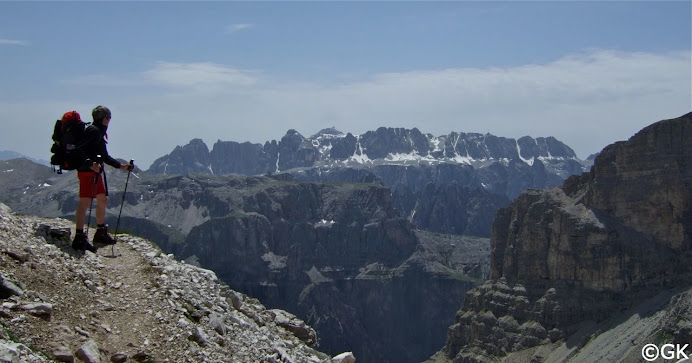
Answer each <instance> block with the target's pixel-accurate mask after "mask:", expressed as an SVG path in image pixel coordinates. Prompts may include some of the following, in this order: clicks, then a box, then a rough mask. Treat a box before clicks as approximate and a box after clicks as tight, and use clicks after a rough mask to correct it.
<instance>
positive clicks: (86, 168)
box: [72, 106, 134, 253]
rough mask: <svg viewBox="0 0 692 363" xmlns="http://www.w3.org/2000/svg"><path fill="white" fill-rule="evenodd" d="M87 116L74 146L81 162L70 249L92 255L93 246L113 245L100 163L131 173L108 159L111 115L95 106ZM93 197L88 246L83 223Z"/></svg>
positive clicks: (112, 159) (104, 108)
mask: <svg viewBox="0 0 692 363" xmlns="http://www.w3.org/2000/svg"><path fill="white" fill-rule="evenodd" d="M91 116H92V118H93V119H94V121H93V122H92V123H91V124H90V125H88V126H87V127H86V129H84V136H83V137H82V139H81V140H80V143H79V146H78V148H79V150H80V151H81V154H82V159H83V160H84V161H83V162H82V163H81V166H80V167H78V168H77V177H78V179H79V204H78V205H77V212H76V214H75V229H76V233H75V237H74V240H73V241H72V248H74V249H76V250H82V251H86V250H88V251H91V252H94V253H96V250H97V246H101V247H102V246H105V245H113V244H115V239H113V237H111V236H110V235H109V234H108V225H106V204H107V203H108V189H107V185H106V183H105V182H104V174H103V172H104V170H103V163H106V164H108V165H110V166H112V167H114V168H118V169H120V170H124V171H129V170H132V169H133V168H134V165H132V164H130V163H128V164H121V163H120V162H119V161H118V160H116V159H114V158H113V157H111V156H110V155H108V150H107V149H106V144H107V140H108V134H107V133H106V130H107V129H108V124H109V123H110V121H111V111H110V110H109V109H108V108H107V107H105V106H96V107H95V108H94V109H93V110H92V112H91ZM94 188H95V189H94ZM94 197H96V223H97V228H96V233H95V234H94V239H93V243H94V244H93V245H92V244H90V243H89V237H88V236H87V235H86V234H85V233H84V220H85V218H86V212H87V209H88V208H89V206H90V205H91V203H92V199H93V198H94Z"/></svg>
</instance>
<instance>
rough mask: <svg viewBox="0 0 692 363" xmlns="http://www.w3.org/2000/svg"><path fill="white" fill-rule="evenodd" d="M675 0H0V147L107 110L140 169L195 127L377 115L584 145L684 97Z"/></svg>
mask: <svg viewBox="0 0 692 363" xmlns="http://www.w3.org/2000/svg"><path fill="white" fill-rule="evenodd" d="M691 17H692V9H691V2H690V1H676V2H663V1H648V2H645V1H622V2H617V1H608V2H600V1H579V2H569V1H540V2H524V1H511V2H494V1H486V2H466V1H449V2H429V1H426V2H394V1H382V2H322V1H320V2H292V1H281V2H197V1H194V2H192V1H190V2H6V1H2V2H0V64H1V66H0V122H1V123H2V132H1V133H0V150H13V151H17V152H20V153H22V154H25V155H28V156H32V157H37V158H42V159H48V158H49V157H50V152H49V149H50V143H51V140H50V136H51V132H52V126H53V123H54V121H55V120H56V119H57V118H59V117H60V116H61V115H62V114H63V113H64V112H66V111H69V110H73V109H75V110H77V111H79V112H80V113H81V114H82V116H83V119H86V120H88V121H90V119H91V116H90V114H91V109H92V108H93V107H94V106H96V105H98V104H104V105H106V106H108V107H110V108H111V110H112V111H113V120H112V123H111V126H110V130H109V136H110V142H111V143H110V145H109V151H110V153H111V154H112V155H113V156H115V157H120V158H123V159H130V158H133V159H135V161H136V162H137V164H139V165H140V166H141V167H143V168H145V169H146V168H148V167H149V165H150V164H151V163H152V162H153V161H154V159H156V158H158V157H160V156H163V155H164V154H167V153H169V152H170V151H171V150H172V149H173V148H174V147H175V146H176V145H184V144H187V143H188V142H189V141H190V140H191V139H192V138H201V139H203V140H204V141H205V142H206V143H207V145H208V146H209V148H210V149H211V148H212V146H213V143H214V142H216V141H217V140H219V139H220V140H223V141H240V142H242V141H251V142H258V143H263V142H264V141H267V140H273V139H277V140H278V139H280V138H281V137H282V136H283V135H284V134H285V133H286V131H287V130H288V129H296V130H298V131H299V132H300V133H301V134H303V135H304V136H306V137H308V136H310V135H312V134H314V133H316V132H317V131H319V130H320V129H322V128H325V127H330V126H335V127H336V128H338V129H340V130H341V131H343V132H351V133H354V134H361V133H364V132H366V131H368V130H374V129H376V128H377V127H380V126H387V127H406V128H413V127H417V128H418V129H419V130H421V131H422V132H424V133H431V134H434V135H436V136H439V135H443V134H448V133H449V132H451V131H462V132H479V133H492V134H495V135H497V136H505V137H514V138H518V137H521V136H524V135H530V136H533V137H539V136H555V137H557V138H558V139H560V140H562V141H563V142H565V143H566V144H568V145H569V146H571V147H572V148H573V149H574V150H575V151H576V152H577V155H578V156H579V157H581V158H586V157H587V156H588V155H589V154H591V153H594V152H597V151H600V150H601V149H602V148H603V147H604V146H606V145H607V144H610V143H612V142H615V141H618V140H624V139H627V138H628V137H630V136H631V135H633V134H634V133H636V132H637V131H639V130H640V129H641V128H642V127H644V126H646V125H649V124H651V123H653V122H655V121H658V120H661V119H666V118H673V117H677V116H680V115H683V114H685V113H687V112H690V111H692V70H691V69H692V60H691V48H692V44H691V43H692V36H691V33H692V25H691V21H690V19H691Z"/></svg>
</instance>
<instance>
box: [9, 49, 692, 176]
mask: <svg viewBox="0 0 692 363" xmlns="http://www.w3.org/2000/svg"><path fill="white" fill-rule="evenodd" d="M691 61H692V59H691V57H690V52H689V51H681V52H673V53H666V54H651V53H622V52H612V51H607V50H592V51H588V52H584V53H581V54H576V55H570V56H566V57H563V58H561V59H557V60H555V61H554V62H550V63H546V64H529V65H523V66H518V67H505V68H455V69H445V70H416V71H410V72H398V73H384V74H377V75H373V76H371V77H369V78H367V79H360V80H354V81H352V82H350V83H341V84H333V83H323V84H320V83H306V82H302V83H298V82H292V83H291V82H278V81H272V80H271V79H270V78H269V76H268V75H266V74H264V73H262V77H261V78H260V76H259V75H260V72H258V71H246V70H239V69H236V68H233V67H228V66H224V65H220V64H216V63H170V62H160V63H158V64H156V65H155V66H154V67H153V68H152V69H150V70H148V71H145V72H143V73H142V74H141V75H139V76H136V77H132V79H131V80H130V81H131V82H129V84H137V85H138V86H135V87H131V86H128V87H120V88H117V89H113V90H111V92H107V93H106V91H107V90H106V89H103V88H100V89H98V90H99V92H97V93H98V97H100V98H99V99H98V100H96V99H94V96H92V95H90V94H86V95H85V96H84V97H83V98H79V97H76V96H74V95H73V97H72V98H73V99H79V100H81V101H80V102H86V103H89V102H96V103H94V104H93V105H91V104H90V105H85V106H84V109H83V110H82V109H79V108H77V109H78V110H79V111H80V112H87V113H88V112H89V111H90V109H91V108H90V107H93V106H94V105H96V104H97V103H104V104H106V105H107V106H109V107H111V109H113V110H114V114H115V115H117V118H114V123H113V125H112V126H113V127H112V128H111V129H110V130H109V133H110V134H111V139H112V142H111V145H110V146H109V150H110V151H111V152H112V154H114V155H115V156H119V157H123V158H134V159H135V160H137V161H138V162H139V163H140V165H142V166H144V167H148V166H149V165H150V164H151V162H153V160H154V159H156V158H158V157H160V156H163V155H164V154H166V153H169V152H170V151H171V150H172V149H173V148H174V147H175V146H176V145H182V144H186V143H187V142H189V141H190V140H191V139H192V138H202V139H204V140H205V142H206V143H207V144H208V146H209V147H210V148H211V147H212V145H213V143H214V142H216V141H217V140H219V139H220V140H224V141H227V140H229V141H239V142H242V141H251V142H261V143H263V142H264V141H268V140H272V139H279V138H281V137H282V136H283V135H284V134H285V132H286V131H287V130H288V129H291V128H294V129H296V130H298V131H299V132H301V133H302V134H303V135H304V136H309V135H311V134H313V133H314V132H316V131H318V130H319V129H321V128H324V127H328V126H336V127H337V128H338V129H340V130H341V131H343V132H352V133H355V134H359V133H364V132H366V131H368V130H374V129H376V128H377V127H380V126H387V127H407V128H412V127H417V128H418V129H420V130H421V131H422V132H427V133H432V134H435V135H442V134H447V133H449V132H450V131H463V132H481V133H486V132H490V133H492V134H495V135H498V136H505V137H515V138H516V137H521V136H524V135H530V136H534V137H538V136H555V137H557V138H558V139H560V140H562V141H564V142H565V143H567V144H568V145H569V146H571V147H572V148H573V149H575V151H576V152H577V154H578V155H579V156H580V157H582V158H585V157H586V156H587V155H588V154H590V153H594V152H597V151H600V150H601V149H602V148H603V147H605V146H606V145H608V144H610V143H613V142H615V141H618V140H625V139H627V138H629V137H630V136H632V135H633V134H635V133H636V132H637V131H639V130H640V129H641V128H643V127H645V126H647V125H649V124H651V123H653V122H655V121H658V120H661V119H664V118H672V117H678V116H680V115H683V114H685V113H688V112H690V111H691V110H692V104H691V102H692V101H691V99H692V70H691V69H690V62H691ZM91 79H92V80H99V79H100V78H99V77H97V76H93V77H92V78H91ZM106 84H108V83H106ZM126 84H128V81H126V80H124V81H123V83H122V84H111V85H112V86H124V85H126ZM145 86H146V87H145ZM152 86H155V87H152ZM101 87H103V86H101ZM77 88H79V89H80V90H82V89H83V92H90V91H89V90H92V91H93V90H94V89H95V88H90V87H88V86H80V87H77ZM104 97H105V98H104ZM92 100H93V101H92ZM37 103H39V102H37ZM40 103H45V104H47V106H45V107H43V106H42V107H36V109H37V110H38V109H41V110H44V111H43V112H44V117H39V115H37V114H36V112H35V111H31V112H29V110H31V107H30V106H29V105H28V104H27V105H24V106H22V107H19V106H17V107H15V106H12V107H9V106H8V105H7V104H5V105H3V104H0V119H2V120H12V122H13V123H16V124H25V125H34V124H35V122H36V120H46V123H50V121H51V117H55V116H54V115H53V114H57V113H61V112H64V111H66V110H68V109H73V108H74V107H76V106H71V104H70V103H69V102H67V103H65V102H62V103H56V102H40ZM56 104H62V105H63V106H61V107H57V108H55V107H53V106H55V105H56ZM48 106H51V107H53V108H51V109H50V110H49V107H48ZM23 109H25V111H22V110H23ZM5 111H7V112H5ZM49 111H50V112H49ZM47 115H51V116H50V117H48V116H47ZM3 126H4V124H3ZM3 128H4V127H3ZM47 128H50V125H49V126H48V127H47ZM12 130H14V128H8V130H7V132H3V134H2V135H0V144H1V145H8V146H7V147H4V148H11V147H10V146H11V145H14V144H16V145H19V146H20V147H19V148H18V149H16V150H15V151H18V152H21V153H24V154H27V155H31V156H39V157H44V158H45V155H37V154H36V153H33V152H31V150H26V149H22V148H21V147H24V146H25V145H24V144H21V142H20V141H18V140H22V137H23V135H25V134H26V132H25V130H22V129H18V131H17V132H14V131H12ZM26 145H28V143H27V144H26ZM35 146H37V147H38V146H40V147H44V143H43V140H42V141H41V144H40V145H35ZM46 151H47V150H46Z"/></svg>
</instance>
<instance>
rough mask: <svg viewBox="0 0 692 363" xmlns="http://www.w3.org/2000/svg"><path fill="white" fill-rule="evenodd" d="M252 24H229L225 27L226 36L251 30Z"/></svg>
mask: <svg viewBox="0 0 692 363" xmlns="http://www.w3.org/2000/svg"><path fill="white" fill-rule="evenodd" d="M253 27H254V25H252V24H231V25H227V26H226V34H233V33H237V32H239V31H242V30H248V29H251V28H253Z"/></svg>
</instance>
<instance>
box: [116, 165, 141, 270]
mask: <svg viewBox="0 0 692 363" xmlns="http://www.w3.org/2000/svg"><path fill="white" fill-rule="evenodd" d="M134 162H135V161H134V160H132V159H130V168H128V169H127V179H126V180H125V190H123V200H122V202H120V212H118V221H117V222H116V223H115V233H114V234H115V237H114V239H115V241H116V242H117V241H118V227H119V226H120V215H121V214H122V213H123V205H124V204H125V193H127V184H128V183H130V174H131V173H132V168H134V165H135V164H134ZM114 247H115V245H112V246H111V254H112V255H113V256H114V257H115V252H114V251H115V248H114Z"/></svg>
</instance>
